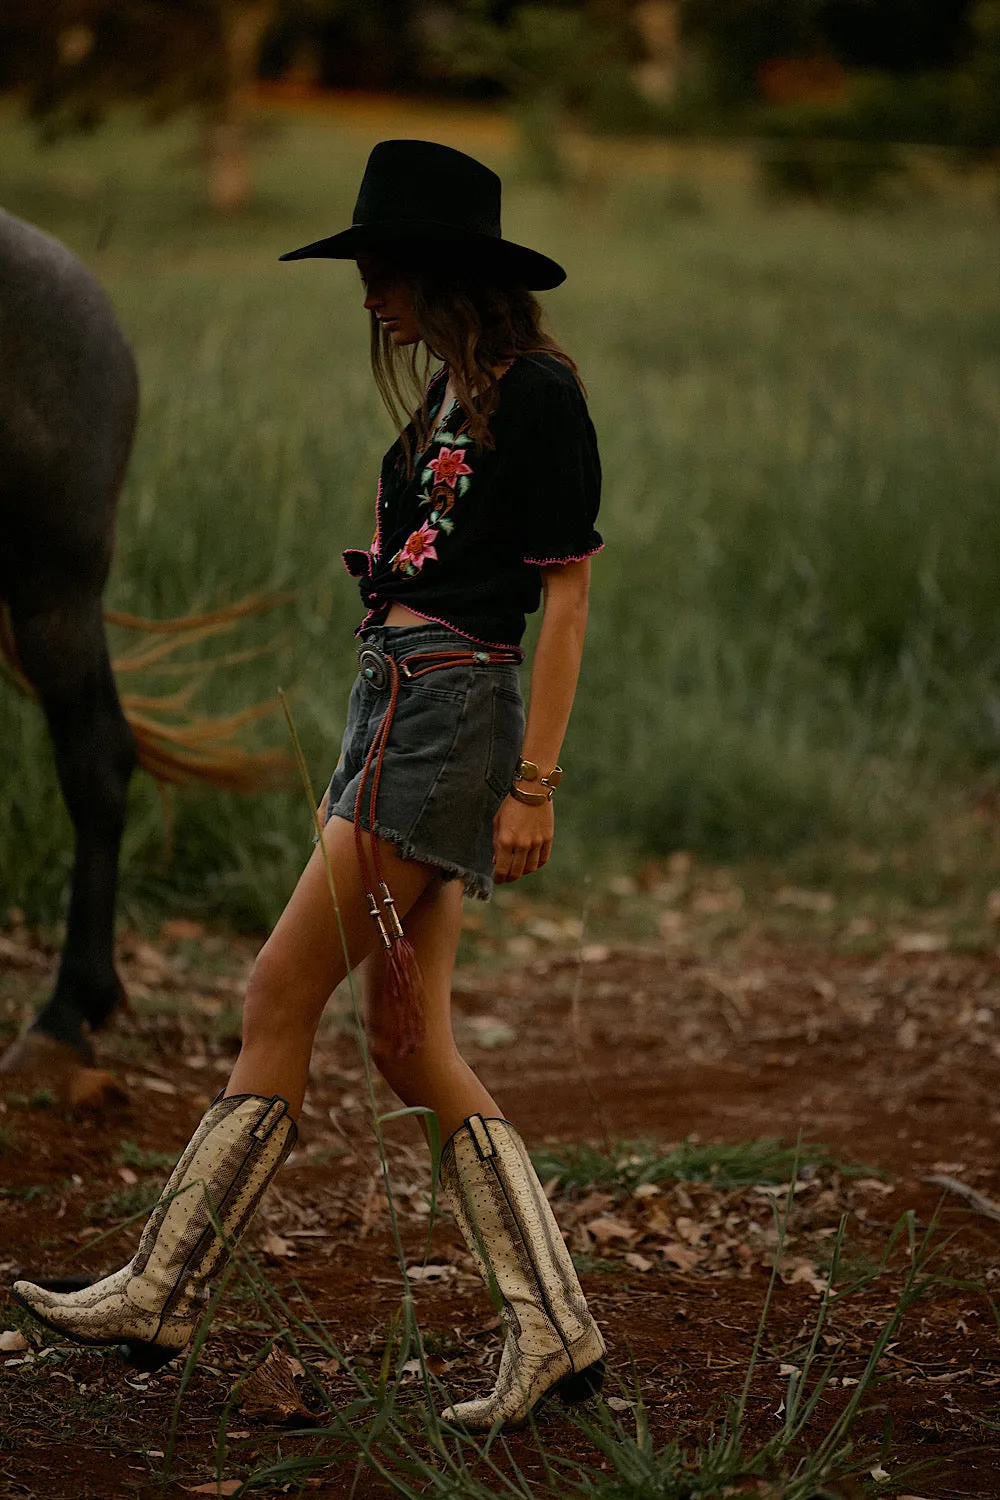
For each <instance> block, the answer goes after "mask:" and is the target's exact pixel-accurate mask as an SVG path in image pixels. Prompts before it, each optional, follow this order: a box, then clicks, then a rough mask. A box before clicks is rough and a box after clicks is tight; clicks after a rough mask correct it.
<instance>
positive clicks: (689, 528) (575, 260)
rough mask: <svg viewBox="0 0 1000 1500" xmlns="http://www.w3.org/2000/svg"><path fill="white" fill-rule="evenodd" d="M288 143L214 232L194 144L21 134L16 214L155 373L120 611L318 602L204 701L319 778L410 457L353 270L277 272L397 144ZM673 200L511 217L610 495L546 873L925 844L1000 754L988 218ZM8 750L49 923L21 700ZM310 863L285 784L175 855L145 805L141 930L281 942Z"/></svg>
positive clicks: (14, 169) (42, 809)
mask: <svg viewBox="0 0 1000 1500" xmlns="http://www.w3.org/2000/svg"><path fill="white" fill-rule="evenodd" d="M268 132H269V133H268V135H267V138H266V139H265V140H263V141H262V142H261V144H260V149H259V154H260V158H261V161H262V168H261V200H260V204H259V206H258V207H257V209H255V210H254V212H253V213H251V214H250V215H248V216H247V217H246V218H245V219H244V220H240V221H234V222H232V223H229V224H220V223H214V222H211V221H209V220H207V219H206V218H205V217H204V216H203V215H202V213H201V211H200V210H199V209H198V207H197V191H198V185H197V171H196V166H195V164H193V163H192V162H191V161H190V160H188V159H187V158H186V157H185V155H184V149H183V148H184V146H185V139H186V138H185V137H184V135H183V132H182V131H180V130H179V129H178V130H173V131H170V132H167V133H162V134H142V133H140V132H137V131H134V130H132V129H131V128H126V127H125V126H121V127H120V128H119V129H118V130H117V131H114V132H110V133H107V132H106V133H104V134H103V135H101V136H98V137H97V138H96V139H95V140H94V141H93V142H89V143H88V142H84V143H80V142H71V143H67V144H66V145H64V146H62V147H59V148H58V149H56V150H54V151H51V152H48V153H46V154H39V153H37V152H36V151H35V150H34V148H33V146H32V144H31V141H30V138H29V137H28V135H27V134H26V133H25V132H24V131H23V129H21V127H19V126H17V125H16V124H15V123H14V122H13V121H12V120H10V119H8V120H6V121H5V122H4V121H0V140H2V142H3V150H2V152H0V202H2V203H3V204H4V206H6V207H8V208H10V209H11V210H13V211H14V212H21V213H23V214H25V215H26V216H29V217H32V218H34V219H35V220H36V221H37V222H40V223H42V224H43V225H44V226H45V227H47V228H50V229H51V230H53V231H54V232H56V233H58V234H60V235H62V236H63V237H65V238H66V239H67V240H68V241H69V242H70V243H71V244H72V245H73V246H74V248H76V249H77V250H79V251H80V252H81V253H82V254H83V255H84V256H85V258H87V259H88V260H89V261H90V262H91V263H92V265H93V266H94V268H95V270H96V271H97V273H98V274H99V276H100V277H101V279H102V281H103V282H104V284H105V285H106V286H107V287H108V289H109V291H110V292H111V295H112V296H113V298H114V300H115V302H116V305H117V307H118V309H119V311H120V314H121V317H122V320H123V322H124V324H125V326H126V328H127V329H128V331H129V333H130V336H131V337H132V339H133V342H134V344H135V348H136V351H137V354H138V358H139V363H140V367H141V372H142V380H143V392H144V396H143V418H142V426H141V431H140V435H139V440H138V443H137V447H136V450H135V455H134V459H133V462H132V466H131V469H130V472H129V477H128V483H127V487H126V493H125V497H124V501H123V505H122V511H121V520H120V528H119V539H118V553H117V558H116V563H115V569H114V574H113V578H112V583H111V586H110V590H109V595H108V600H109V603H110V604H112V605H114V606H117V607H119V608H124V609H130V610H136V611H141V612H144V613H150V614H166V613H173V612H178V611H182V610H185V609H187V608H190V607H192V606H197V605H207V604H215V603H217V602H219V601H220V600H224V599H231V598H235V597H236V596H237V595H238V594H240V593H241V592H243V591H245V590H247V589H250V588H256V587H261V586H268V585H276V586H277V585H281V586H287V585H291V586H293V587H294V588H296V589H297V590H298V598H297V600H296V602H295V603H294V604H293V605H290V606H287V607H286V608H285V609H284V611H283V613H282V615H281V617H280V618H278V617H277V616H276V617H273V618H272V620H271V622H256V623H254V624H250V625H247V627H246V628H245V630H244V633H243V638H242V642H241V643H242V644H249V643H253V642H255V641H259V640H262V639H264V638H265V637H267V636H269V634H271V633H277V635H278V637H279V639H278V642H277V645H276V648H275V649H274V650H273V651H272V652H270V653H269V654H267V655H265V656H263V657H261V658H260V659H258V660H255V661H252V662H249V663H246V664H243V665H240V666H237V667H233V668H231V669H228V670H227V669H225V668H223V669H220V670H219V671H218V672H217V673H216V674H215V676H214V678H213V680H212V685H211V688H210V689H208V690H207V691H206V693H205V695H204V700H203V701H205V702H206V703H210V704H211V705H212V706H213V707H219V708H235V707H238V706H240V705H242V704H246V703H248V702H250V701H252V700H254V699H257V698H259V697H263V696H268V695H270V694H273V693H274V691H275V689H276V688H277V687H278V686H279V685H281V686H284V687H285V688H286V689H287V690H288V691H289V692H290V693H291V695H292V704H293V708H294V711H295V716H296V722H297V723H298V724H299V726H300V729H301V732H302V736H303V741H304V745H305V748H306V753H307V756H308V759H309V762H310V766H311V769H312V773H313V776H314V778H315V779H316V781H317V782H322V780H323V779H324V778H325V776H326V775H327V774H328V772H329V770H330V769H331V768H332V766H333V764H334V762H335V760H336V757H337V750H338V741H339V736H340V733H341V730H342V726H343V719H344V713H345V703H346V693H347V689H348V687H349V683H350V681H351V678H352V675H353V665H354V662H353V652H352V647H351V640H350V636H351V630H352V628H353V626H354V624H355V623H356V621H357V619H358V618H359V604H358V599H357V595H356V592H355V586H354V584H353V582H352V581H351V580H350V579H349V578H348V577H347V575H346V574H345V573H344V571H343V569H342V566H341V563H340V559H339V554H340V550H341V548H342V547H343V546H345V545H364V544H365V543H366V541H367V538H368V535H369V534H370V527H371V512H372V503H373V490H374V475H375V472H376V469H377V463H378V459H379V456H380V454H381V452H382V450H383V449H384V447H385V446H387V444H388V441H389V440H390V437H391V434H390V432H389V429H388V427H387V424H386V421H385V419H384V417H383V415H382V413H381V411H380V408H379V405H378V401H377V398H376V396H375V393H374V390H373V387H372V383H371V380H370V377H369V375H368V373H367V347H366V340H367V334H366V327H365V320H364V317H363V315H362V314H361V312H360V309H359V294H358V286H357V282H356V278H355V275H354V272H353V268H352V267H350V266H349V265H335V264H328V263H323V262H313V263H304V264H292V265H278V264H277V262H276V256H277V254H278V253H279V252H280V251H281V250H283V249H287V248H290V247H291V246H294V245H296V244H300V243H302V242H303V241H304V240H306V239H308V238H311V237H315V236H316V235H318V234H320V233H322V232H324V231H329V230H331V229H332V228H334V227H335V226H337V225H339V224H341V223H343V222H346V221H347V220H348V219H349V215H350V207H351V203H352V201H353V194H354V190H355V184H356V182H357V180H358V177H359V174H360V170H361V167H362V165H363V161H364V158H365V155H366V153H367V151H368V149H369V147H370V145H371V144H372V142H373V141H374V139H376V138H377V135H378V132H377V131H376V132H372V133H371V134H370V135H366V134H365V133H364V132H361V131H357V130H355V131H352V132H348V131H345V130H338V129H337V128H335V127H333V126H332V125H327V124H323V123H294V124H282V125H281V126H280V128H279V127H278V126H277V125H273V124H271V125H269V126H268ZM456 143H457V144H460V141H458V140H457V139H456ZM470 149H472V150H473V151H475V152H478V153H479V154H481V155H484V156H486V157H487V158H488V159H490V160H491V161H493V162H494V164H495V165H497V166H498V167H499V168H500V169H501V170H504V169H505V163H504V161H503V160H502V159H501V158H499V157H498V156H496V154H495V153H492V152H491V151H489V150H483V149H481V148H480V146H479V144H478V143H477V142H476V141H472V142H471V143H470ZM668 186H669V185H668ZM674 199H676V201H677V203H678V204H680V202H681V200H680V199H679V198H677V195H673V196H672V195H671V194H670V193H668V192H666V191H665V189H664V184H663V183H662V181H660V180H659V179H656V178H655V177H652V176H650V175H649V173H648V172H647V173H646V175H642V174H641V173H640V172H639V171H638V169H636V170H635V171H634V172H630V171H629V169H628V167H627V164H626V165H625V166H624V167H623V169H622V171H621V172H620V173H619V174H618V175H617V177H616V180H615V182H614V183H613V184H612V185H609V186H608V187H607V188H606V190H605V192H604V194H603V196H601V197H599V198H598V199H594V200H588V201H587V202H586V203H583V204H582V203H581V202H580V201H579V200H577V199H575V198H573V197H572V196H569V197H565V198H557V197H550V196H547V195H544V194H542V193H541V192H539V191H538V190H537V189H533V188H530V187H528V186H525V185H523V184H520V183H518V182H517V181H516V180H513V181H511V183H510V189H509V192H508V195H507V207H506V223H507V232H508V233H509V234H511V236H512V237H514V238H520V239H522V241H526V242H528V243H535V244H538V245H540V246H541V247H543V248H545V249H547V250H549V251H550V252H551V253H553V254H555V255H556V256H559V257H560V258H562V259H563V260H564V261H565V262H566V264H567V265H568V266H569V268H570V272H571V274H570V278H569V281H568V282H567V284H566V286H565V288H562V289H560V290H559V291H557V292H555V293H552V294H551V295H550V296H548V297H547V299H546V301H547V305H548V306H549V308H550V310H551V315H552V320H553V323H554V325H555V327H556V330H557V332H558V333H559V334H560V335H561V336H562V338H563V339H564V340H565V342H566V344H567V345H568V346H569V347H570V349H571V350H572V352H573V353H574V355H575V356H576V357H577V358H578V360H579V362H580V364H581V367H582V369H583V372H584V374H585V377H586V379H587V383H588V387H589V391H590V399H591V407H592V411H593V415H594V418H595V421H596V424H597V427H598V431H599V434H600V438H601V446H602V453H603V459H604V466H605V476H606V487H605V501H604V511H603V520H602V526H603V529H604V531H605V533H606V537H607V542H608V546H607V549H606V551H605V552H604V553H603V554H602V555H601V556H600V557H598V558H597V559H596V561H595V564H594V584H593V613H592V623H591V630H590V638H589V646H588V652H587V657H586V661H585V666H584V671H583V677H582V681H581V686H580V692H579V697H578V702H577V707H576V709H575V712H574V717H573V721H572V724H571V727H570V733H569V737H568V740H567V744H566V747H565V754H564V764H565V765H566V766H567V772H568V774H567V777H566V782H565V786H564V789H563V791H562V792H561V793H560V800H559V827H560V837H559V839H558V840H557V846H556V858H555V861H554V874H555V876H556V878H558V877H559V874H560V872H562V874H564V875H572V873H573V872H574V871H575V870H577V869H578V868H579V865H580V862H581V861H582V860H583V859H585V858H590V857H593V856H595V855H597V856H601V855H602V854H603V853H604V852H606V851H608V850H609V849H611V848H618V847H621V848H624V849H630V850H632V851H635V852H638V853H643V854H655V853H658V852H662V851H665V850H668V849H670V848H674V847H678V846H683V847H686V848H691V849H694V850H695V851H697V852H701V853H704V854H705V855H706V856H709V857H716V858H722V859H734V858H743V857H750V856H754V855H763V856H777V857H782V856H786V855H787V854H788V853H789V852H790V851H796V850H801V849H803V848H806V847H816V846H827V845H829V846H832V845H833V844H834V843H835V842H836V841H838V840H847V839H849V840H853V841H855V842H861V843H867V842H871V841H872V840H884V839H889V838H892V839H901V838H905V837H907V836H908V835H909V834H911V833H915V832H916V831H918V830H919V829H920V827H921V826H922V823H923V822H924V820H926V818H927V817H928V816H933V815H935V813H936V812H938V811H945V812H946V811H948V810H949V809H951V808H952V807H953V806H954V804H955V800H956V798H960V797H961V796H962V795H963V794H964V790H965V789H966V788H968V787H969V786H970V785H971V784H972V783H973V782H977V781H978V780H979V779H980V778H981V777H982V776H983V775H984V774H989V773H991V771H992V768H993V767H994V765H995V763H996V762H997V759H998V757H997V734H998V724H1000V693H998V681H997V679H998V638H997V632H996V625H995V617H996V557H997V556H998V555H1000V506H998V504H997V500H998V498H1000V497H998V477H1000V461H998V460H1000V453H998V446H1000V445H998V436H997V431H998V430H997V423H996V412H997V410H998V408H1000V364H998V360H997V354H998V344H1000V288H998V285H997V281H996V276H995V235H996V225H995V222H993V221H990V220H988V219H986V218H984V217H977V211H976V210H974V209H973V208H972V207H970V208H968V209H967V210H961V209H957V208H955V207H951V208H949V209H948V210H947V212H946V211H945V210H944V209H943V208H940V207H938V208H935V207H934V205H930V206H927V207H924V208H923V209H921V210H919V211H918V210H917V209H908V210H906V211H900V212H896V213H894V214H892V215H889V214H871V215H868V216H858V217H853V218H838V217H835V216H833V215H830V214H827V213H823V212H820V211H812V210H808V211H807V210H795V211H792V210H776V209H774V208H773V207H771V208H765V207H763V206H760V205H757V204H755V203H754V202H752V201H750V200H748V199H741V200H737V199H736V198H732V199H727V198H726V197H725V196H724V195H720V194H716V195H715V196H714V197H711V198H710V201H708V202H707V206H706V208H705V209H704V211H703V212H701V213H692V212H690V205H688V208H687V209H685V208H684V207H683V206H681V207H678V206H671V205H672V204H673V203H674ZM685 201H686V200H685ZM167 681H168V682H169V684H170V685H171V686H175V685H176V678H171V679H167ZM150 685H151V686H155V682H151V684H150ZM270 733H271V735H272V736H273V738H274V740H275V741H277V742H281V740H282V738H283V731H282V727H281V722H280V719H278V718H277V717H276V718H275V720H274V721H273V724H272V727H271V730H270ZM0 744H2V745H3V747H4V757H3V760H4V766H5V775H4V777H3V780H2V782H0V808H2V817H0V906H3V905H5V904H10V903H14V904H18V905H21V906H24V907H26V908H27V909H28V910H29V912H31V913H32V914H33V915H44V914H51V913H52V912H54V911H55V910H57V909H58V907H59V903H60V900H61V898H62V892H63V888H64V884H65V878H66V872H67V869H68V862H69V833H68V827H67V825H66V821H65V818H64V816H63V814H62V813H61V811H60V810H59V806H58V799H57V796H56V792H55V787H54V781H53V776H52V770H51V760H50V756H49V752H48V749H47V745H46V741H45V736H44V733H43V730H42V726H41V722H40V719H39V716H38V714H37V711H36V710H35V709H34V708H32V707H30V706H28V705H25V704H22V703H19V702H17V701H15V700H14V699H13V698H12V696H11V695H10V694H9V693H8V692H6V691H5V692H3V694H2V695H0ZM309 838H310V829H309V825H308V820H307V819H306V817H305V815H304V812H303V810H302V808H301V802H300V798H299V796H298V794H297V792H296V790H295V789H294V788H293V789H291V790H290V791H289V792H287V793H279V794H271V795H268V796H266V797H261V798H258V799H251V800H240V799H237V798H235V797H230V796H224V795H221V794H211V793H198V794H194V793H184V794H182V795H181V796H180V797H179V798H178V802H177V818H176V829H175V835H174V850H173V855H172V858H171V860H170V861H169V862H166V861H165V860H164V857H163V850H162V840H161V832H160V814H159V806H158V802H157V799H156V797H155V794H154V792H153V790H152V788H151V787H150V786H149V785H148V784H144V783H143V782H142V781H139V782H137V784H136V786H135V788H134V791H133V814H132V818H131V820H130V823H129V829H128V834H127V844H126V853H125V860H124V880H123V906H124V910H125V912H126V913H127V914H128V913H129V912H132V913H135V914H139V913H140V912H141V911H143V910H144V909H148V908H149V907H150V906H155V907H156V908H157V909H162V908H164V907H169V906H177V907H182V908H183V909H185V910H186V911H195V912H197V911H202V912H204V913H206V914H211V915H219V916H225V917H227V918H228V919H230V920H236V921H239V922H245V923H252V924H253V923H261V922H267V921H269V920H271V919H273V917H274V916H275V914H276V912H277V911H278V910H279V909H280V906H281V904H282V901H283V900H284V898H285V896H286V895H287V893H288V891H289V889H290V887H291V884H292V882H293V880H294V878H295V875H296V873H297V871H298V868H299V866H300V864H301V862H302V860H303V859H304V857H305V854H306V853H307V851H308V847H309Z"/></svg>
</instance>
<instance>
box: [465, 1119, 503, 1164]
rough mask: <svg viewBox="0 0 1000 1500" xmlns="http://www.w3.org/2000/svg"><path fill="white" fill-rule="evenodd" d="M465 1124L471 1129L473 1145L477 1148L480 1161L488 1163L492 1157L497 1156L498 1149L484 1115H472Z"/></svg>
mask: <svg viewBox="0 0 1000 1500" xmlns="http://www.w3.org/2000/svg"><path fill="white" fill-rule="evenodd" d="M465 1123H466V1125H467V1126H468V1127H469V1134H470V1135H471V1137H472V1144H473V1145H474V1146H475V1148H476V1153H477V1155H478V1157H479V1160H480V1161H487V1160H488V1159H489V1158H490V1157H491V1156H495V1155H496V1147H495V1146H494V1144H493V1139H492V1137H491V1135H490V1132H489V1130H488V1129H487V1126H486V1121H485V1120H484V1119H483V1117H482V1115H470V1116H469V1118H468V1119H467V1120H466V1122H465Z"/></svg>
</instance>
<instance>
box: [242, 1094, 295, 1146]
mask: <svg viewBox="0 0 1000 1500" xmlns="http://www.w3.org/2000/svg"><path fill="white" fill-rule="evenodd" d="M287 1113H288V1104H287V1103H286V1101H285V1100H284V1099H282V1098H280V1097H279V1095H277V1094H275V1096H274V1098H273V1099H272V1100H271V1102H270V1104H269V1105H268V1107H267V1109H266V1110H265V1111H264V1113H263V1114H262V1115H261V1117H260V1119H259V1120H258V1121H257V1123H256V1125H255V1126H254V1127H253V1129H252V1130H251V1132H250V1134H251V1135H252V1136H253V1138H254V1140H256V1141H266V1140H267V1139H268V1138H269V1136H270V1135H271V1134H272V1133H273V1131H274V1130H275V1128H276V1127H277V1126H278V1125H279V1124H280V1123H281V1121H282V1120H283V1119H284V1117H285V1115H286V1114H287Z"/></svg>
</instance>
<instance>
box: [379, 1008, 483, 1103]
mask: <svg viewBox="0 0 1000 1500" xmlns="http://www.w3.org/2000/svg"><path fill="white" fill-rule="evenodd" d="M368 1050H369V1054H370V1056H371V1059H372V1062H373V1063H374V1064H375V1066H376V1068H377V1069H378V1071H379V1072H380V1073H381V1075H382V1077H383V1078H384V1079H385V1081H386V1083H387V1084H388V1085H389V1087H390V1088H391V1089H392V1091H393V1093H394V1094H397V1095H398V1096H399V1098H400V1099H402V1101H403V1103H404V1104H409V1105H418V1104H429V1103H430V1102H431V1097H432V1096H433V1095H434V1094H436V1093H437V1092H438V1090H439V1089H440V1087H441V1085H442V1083H443V1082H444V1081H446V1080H447V1079H448V1078H449V1077H450V1076H451V1074H452V1073H454V1072H455V1071H456V1070H458V1069H463V1068H464V1067H465V1064H464V1062H463V1061H462V1057H461V1055H460V1053H459V1051H458V1048H457V1047H456V1046H455V1042H454V1038H453V1037H452V1036H451V1033H450V1032H449V1034H448V1036H447V1038H425V1039H424V1042H423V1043H422V1044H421V1046H419V1047H418V1048H417V1049H416V1051H415V1052H411V1053H409V1055H408V1056H406V1057H400V1056H399V1054H398V1053H397V1052H396V1051H395V1050H394V1049H393V1046H392V1042H391V1041H390V1040H389V1039H388V1038H387V1037H386V1036H385V1035H384V1034H382V1033H379V1032H378V1031H376V1030H374V1029H373V1028H372V1027H371V1026H369V1028H368Z"/></svg>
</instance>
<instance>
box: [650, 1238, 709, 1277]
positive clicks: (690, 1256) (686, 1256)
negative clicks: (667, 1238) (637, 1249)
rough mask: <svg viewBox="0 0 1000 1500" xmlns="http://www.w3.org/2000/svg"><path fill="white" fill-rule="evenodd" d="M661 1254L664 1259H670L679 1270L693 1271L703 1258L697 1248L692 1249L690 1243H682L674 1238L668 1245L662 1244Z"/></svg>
mask: <svg viewBox="0 0 1000 1500" xmlns="http://www.w3.org/2000/svg"><path fill="white" fill-rule="evenodd" d="M660 1254H661V1255H662V1256H663V1259H664V1260H669V1262H670V1264H671V1265H672V1266H676V1267H677V1269H678V1271H691V1270H693V1269H694V1267H695V1266H696V1265H697V1264H698V1262H699V1261H700V1260H701V1256H700V1255H699V1254H698V1252H697V1250H692V1249H691V1246H690V1245H682V1244H680V1243H679V1242H678V1241H676V1240H674V1241H671V1242H669V1243H668V1244H666V1245H661V1246H660Z"/></svg>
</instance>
